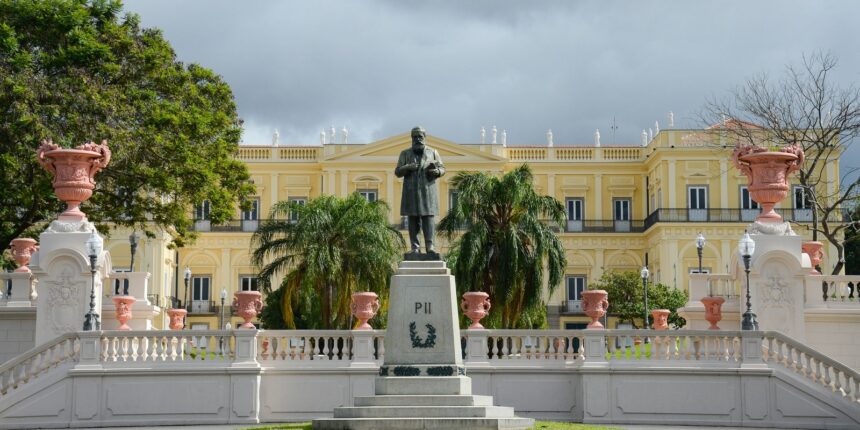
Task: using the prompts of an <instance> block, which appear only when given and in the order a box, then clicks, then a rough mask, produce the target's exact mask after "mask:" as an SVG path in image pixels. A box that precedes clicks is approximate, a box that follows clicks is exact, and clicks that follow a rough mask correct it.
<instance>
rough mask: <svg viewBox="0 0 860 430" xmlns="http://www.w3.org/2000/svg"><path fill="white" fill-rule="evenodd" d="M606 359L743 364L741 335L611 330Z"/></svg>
mask: <svg viewBox="0 0 860 430" xmlns="http://www.w3.org/2000/svg"><path fill="white" fill-rule="evenodd" d="M606 345H607V349H608V352H607V359H608V360H609V361H612V362H631V361H657V360H672V361H695V362H697V364H696V365H701V362H703V361H705V362H723V363H731V362H740V361H741V357H742V351H741V333H740V332H736V331H711V330H664V331H655V330H649V331H647V334H643V331H642V330H611V331H608V332H607V342H606Z"/></svg>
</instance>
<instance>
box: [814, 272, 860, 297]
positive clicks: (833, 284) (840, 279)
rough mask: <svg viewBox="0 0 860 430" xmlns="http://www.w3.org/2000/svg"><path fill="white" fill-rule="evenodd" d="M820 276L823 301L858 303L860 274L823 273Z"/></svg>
mask: <svg viewBox="0 0 860 430" xmlns="http://www.w3.org/2000/svg"><path fill="white" fill-rule="evenodd" d="M820 278H821V282H822V294H823V296H822V298H823V299H824V301H826V302H836V303H854V304H860V294H858V291H857V288H858V287H860V276H857V275H853V276H852V275H824V276H821V277H820ZM813 279H814V278H813Z"/></svg>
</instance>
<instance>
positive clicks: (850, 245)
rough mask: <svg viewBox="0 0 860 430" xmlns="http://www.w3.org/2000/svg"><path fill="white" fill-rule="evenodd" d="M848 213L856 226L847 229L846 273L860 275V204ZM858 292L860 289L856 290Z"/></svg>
mask: <svg viewBox="0 0 860 430" xmlns="http://www.w3.org/2000/svg"><path fill="white" fill-rule="evenodd" d="M848 215H849V216H850V218H851V221H852V222H854V223H855V226H854V227H853V228H850V229H847V230H845V242H844V243H845V274H846V275H860V205H857V206H856V207H855V208H854V209H853V210H851V211H848ZM854 288H855V289H856V288H857V286H856V285H855V287H854ZM858 293H860V291H855V294H858Z"/></svg>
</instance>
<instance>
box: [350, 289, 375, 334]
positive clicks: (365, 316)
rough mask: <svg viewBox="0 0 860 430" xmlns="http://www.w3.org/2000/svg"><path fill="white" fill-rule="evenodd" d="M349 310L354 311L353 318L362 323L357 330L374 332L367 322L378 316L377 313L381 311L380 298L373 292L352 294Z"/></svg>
mask: <svg viewBox="0 0 860 430" xmlns="http://www.w3.org/2000/svg"><path fill="white" fill-rule="evenodd" d="M349 309H350V310H351V311H352V316H354V317H355V319H357V320H358V322H359V323H360V324H359V325H358V327H356V328H355V329H356V330H372V329H373V327H371V326H370V324H368V323H367V320H369V319H371V318H373V317H374V316H376V312H377V311H379V296H377V295H376V293H374V292H372V291H362V292H358V293H352V303H350V305H349Z"/></svg>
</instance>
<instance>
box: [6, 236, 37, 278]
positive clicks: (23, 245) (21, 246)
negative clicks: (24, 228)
mask: <svg viewBox="0 0 860 430" xmlns="http://www.w3.org/2000/svg"><path fill="white" fill-rule="evenodd" d="M9 249H11V250H12V258H13V259H14V260H15V263H17V264H18V268H17V269H15V271H16V272H29V271H30V268H29V267H27V265H28V264H30V257H32V256H33V253H34V252H36V251H38V250H39V245H36V240H35V239H30V238H28V237H19V238H17V239H12V242H11V243H9Z"/></svg>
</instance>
